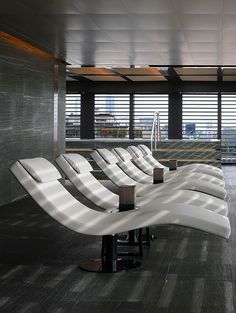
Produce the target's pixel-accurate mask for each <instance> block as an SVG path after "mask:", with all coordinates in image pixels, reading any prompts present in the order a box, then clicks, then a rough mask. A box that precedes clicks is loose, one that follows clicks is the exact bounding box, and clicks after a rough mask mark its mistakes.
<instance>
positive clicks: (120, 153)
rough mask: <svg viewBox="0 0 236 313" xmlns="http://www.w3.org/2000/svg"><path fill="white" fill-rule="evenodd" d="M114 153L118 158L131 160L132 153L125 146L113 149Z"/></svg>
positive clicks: (123, 160) (125, 160)
mask: <svg viewBox="0 0 236 313" xmlns="http://www.w3.org/2000/svg"><path fill="white" fill-rule="evenodd" d="M111 152H112V153H114V155H115V156H116V157H117V159H118V160H119V161H121V162H131V161H132V155H131V154H130V153H129V152H128V151H127V150H125V149H124V148H114V149H112V150H111Z"/></svg>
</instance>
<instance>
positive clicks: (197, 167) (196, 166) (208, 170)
mask: <svg viewBox="0 0 236 313" xmlns="http://www.w3.org/2000/svg"><path fill="white" fill-rule="evenodd" d="M138 147H139V148H140V150H141V151H142V152H143V154H144V158H145V160H146V161H148V162H149V163H150V164H151V165H152V166H155V167H162V168H166V169H167V167H166V166H163V165H162V164H161V163H160V162H158V161H157V160H156V159H155V158H154V157H153V156H152V151H151V150H150V149H149V148H148V147H147V146H145V145H138ZM178 171H183V173H185V171H188V172H189V171H192V172H201V173H204V174H206V175H211V176H215V177H216V178H219V179H223V172H222V170H221V169H220V168H217V167H215V166H212V165H209V164H202V163H193V164H188V165H183V166H181V167H178Z"/></svg>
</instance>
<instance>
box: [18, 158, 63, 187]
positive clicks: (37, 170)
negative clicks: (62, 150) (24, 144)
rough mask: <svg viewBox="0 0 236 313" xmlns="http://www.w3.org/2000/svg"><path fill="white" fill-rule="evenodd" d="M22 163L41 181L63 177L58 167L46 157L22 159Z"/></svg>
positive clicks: (45, 181)
mask: <svg viewBox="0 0 236 313" xmlns="http://www.w3.org/2000/svg"><path fill="white" fill-rule="evenodd" d="M20 163H21V164H22V166H23V167H24V168H25V169H26V171H27V172H28V173H29V174H30V175H31V176H33V177H34V178H35V179H36V180H37V181H39V182H41V183H47V182H50V181H52V180H56V179H60V178H61V175H60V173H59V172H58V171H57V170H56V168H55V167H54V166H53V165H52V164H51V163H50V162H49V161H48V160H46V159H44V158H34V159H24V160H20Z"/></svg>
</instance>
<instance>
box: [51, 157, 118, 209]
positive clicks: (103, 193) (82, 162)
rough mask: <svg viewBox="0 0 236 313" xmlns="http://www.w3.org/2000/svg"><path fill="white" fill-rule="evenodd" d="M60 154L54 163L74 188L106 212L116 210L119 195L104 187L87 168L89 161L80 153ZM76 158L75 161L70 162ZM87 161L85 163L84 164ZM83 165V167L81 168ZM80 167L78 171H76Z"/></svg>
mask: <svg viewBox="0 0 236 313" xmlns="http://www.w3.org/2000/svg"><path fill="white" fill-rule="evenodd" d="M77 156H78V158H76V154H74V155H73V156H72V155H71V154H62V155H60V156H58V157H57V158H56V163H57V164H58V165H59V167H60V168H61V169H62V171H63V172H64V173H65V174H66V176H67V177H68V179H69V180H70V181H71V182H72V184H73V185H74V186H75V188H76V189H78V190H79V191H80V192H81V193H82V194H83V195H84V196H85V197H86V198H87V199H89V200H90V201H92V202H93V203H95V204H96V205H97V206H98V207H101V208H103V209H104V210H107V211H108V212H111V211H114V210H117V209H118V207H119V196H118V195H116V194H115V193H113V192H111V191H110V190H109V189H107V188H105V187H104V186H103V185H102V184H101V183H100V182H99V181H98V180H97V179H96V178H95V177H94V176H93V175H92V174H91V173H90V170H89V166H91V165H90V164H89V162H88V161H87V160H86V159H85V158H84V157H83V156H81V155H79V154H77ZM71 158H73V160H75V159H76V166H73V165H74V164H75V163H74V162H71ZM86 163H87V164H86ZM83 167H84V168H83ZM77 168H79V169H80V172H78V171H77Z"/></svg>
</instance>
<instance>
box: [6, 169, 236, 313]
mask: <svg viewBox="0 0 236 313" xmlns="http://www.w3.org/2000/svg"><path fill="white" fill-rule="evenodd" d="M224 172H225V180H226V183H227V190H228V202H229V206H230V214H229V217H230V221H231V226H232V235H231V238H230V240H224V239H221V238H218V237H215V236H213V235H209V234H207V233H204V232H200V231H197V230H192V229H188V228H184V227H173V226H171V227H163V226H162V227H156V228H155V227H153V228H152V232H153V233H156V234H157V235H158V239H156V240H155V241H153V242H152V244H151V247H150V248H148V247H145V248H144V257H143V258H142V266H141V267H140V268H139V269H134V270H131V271H128V272H120V273H116V274H94V273H88V272H84V271H81V270H80V269H79V268H78V263H79V262H81V261H83V260H86V259H88V258H94V257H99V254H100V247H101V240H100V238H98V237H97V238H96V237H92V236H83V235H80V234H77V233H74V232H72V231H70V230H67V229H66V228H64V227H63V226H61V225H59V224H58V223H56V222H55V221H54V220H53V219H52V218H51V217H49V216H48V215H47V214H46V213H44V211H42V210H41V209H40V208H39V207H38V205H37V204H35V203H34V201H33V200H31V199H29V198H26V199H24V200H21V201H18V202H15V203H12V204H9V205H6V206H3V207H1V208H0V312H1V313H5V312H8V313H75V312H76V313H134V312H136V313H152V312H155V313H159V312H160V313H167V312H168V313H200V312H202V313H234V312H235V306H234V304H235V300H236V289H235V282H236V241H235V232H236V229H235V227H236V219H235V206H236V167H233V166H225V167H224Z"/></svg>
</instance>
